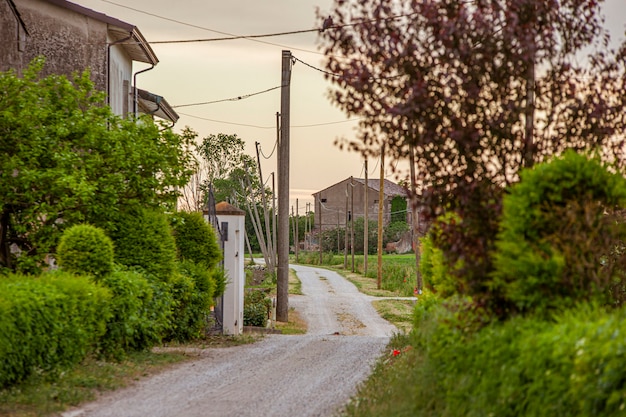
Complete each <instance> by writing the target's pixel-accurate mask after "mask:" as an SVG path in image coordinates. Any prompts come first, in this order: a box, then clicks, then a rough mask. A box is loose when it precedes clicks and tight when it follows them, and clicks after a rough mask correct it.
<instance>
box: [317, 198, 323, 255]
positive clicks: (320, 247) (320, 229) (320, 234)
mask: <svg viewBox="0 0 626 417" xmlns="http://www.w3.org/2000/svg"><path fill="white" fill-rule="evenodd" d="M319 209H320V211H319V213H318V214H317V218H318V219H319V220H318V223H319V225H318V230H319V232H318V233H317V242H318V246H319V251H320V265H322V195H321V194H320V195H319Z"/></svg>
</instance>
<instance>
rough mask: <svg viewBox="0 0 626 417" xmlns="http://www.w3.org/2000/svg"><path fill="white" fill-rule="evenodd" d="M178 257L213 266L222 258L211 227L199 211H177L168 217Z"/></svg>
mask: <svg viewBox="0 0 626 417" xmlns="http://www.w3.org/2000/svg"><path fill="white" fill-rule="evenodd" d="M170 223H171V225H172V228H173V232H174V239H175V241H176V248H177V250H178V258H179V259H181V260H188V261H193V262H195V263H198V264H204V265H206V267H207V268H213V267H215V266H216V265H217V263H218V262H219V261H220V259H221V258H222V251H221V249H220V246H219V244H218V242H217V237H216V234H215V231H214V230H213V228H212V227H211V226H210V225H209V224H208V223H207V222H206V221H205V220H204V218H203V217H202V214H201V213H188V212H184V211H180V212H177V213H175V214H173V215H172V216H171V217H170Z"/></svg>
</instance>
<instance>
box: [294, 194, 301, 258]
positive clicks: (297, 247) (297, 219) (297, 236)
mask: <svg viewBox="0 0 626 417" xmlns="http://www.w3.org/2000/svg"><path fill="white" fill-rule="evenodd" d="M298 223H300V216H299V214H298V199H297V198H296V239H295V240H294V246H295V251H296V263H298V262H299V260H298V249H299V246H300V230H298V229H299V228H300V227H299V225H298Z"/></svg>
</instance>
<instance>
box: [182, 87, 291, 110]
mask: <svg viewBox="0 0 626 417" xmlns="http://www.w3.org/2000/svg"><path fill="white" fill-rule="evenodd" d="M281 87H282V86H280V85H279V86H276V87H272V88H268V89H267V90H263V91H257V92H256V93H250V94H244V95H241V96H237V97H232V98H224V99H220V100H213V101H204V102H202V103H191V104H178V105H176V106H172V108H181V107H191V106H203V105H205V104H215V103H223V102H225V101H239V100H244V99H246V98H250V97H253V96H258V95H259V94H264V93H269V92H270V91H274V90H277V89H279V88H281Z"/></svg>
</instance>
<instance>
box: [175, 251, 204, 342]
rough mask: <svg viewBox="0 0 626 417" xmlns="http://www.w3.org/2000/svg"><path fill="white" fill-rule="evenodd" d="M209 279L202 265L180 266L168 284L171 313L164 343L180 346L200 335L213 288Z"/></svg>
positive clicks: (185, 263) (192, 263) (183, 264)
mask: <svg viewBox="0 0 626 417" xmlns="http://www.w3.org/2000/svg"><path fill="white" fill-rule="evenodd" d="M213 275H214V274H213V272H212V271H211V270H208V269H206V266H205V265H204V264H197V263H195V262H191V261H184V262H182V263H181V264H180V273H179V274H178V275H176V276H175V278H174V279H173V280H172V282H171V292H172V297H173V299H174V310H173V322H172V328H171V329H170V332H169V334H168V336H167V338H168V339H173V340H177V341H180V342H183V341H186V340H192V339H194V338H198V337H200V336H202V335H203V333H204V331H205V330H206V327H207V324H208V320H207V318H208V316H209V313H210V310H211V305H212V304H213V294H214V292H215V287H216V282H215V279H214V276H213Z"/></svg>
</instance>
